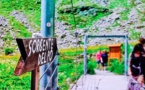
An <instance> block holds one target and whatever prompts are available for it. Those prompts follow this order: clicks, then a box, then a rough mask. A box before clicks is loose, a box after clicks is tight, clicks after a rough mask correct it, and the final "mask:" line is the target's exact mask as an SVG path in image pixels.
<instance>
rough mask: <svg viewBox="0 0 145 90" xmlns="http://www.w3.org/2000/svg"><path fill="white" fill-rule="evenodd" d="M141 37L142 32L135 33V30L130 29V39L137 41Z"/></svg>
mask: <svg viewBox="0 0 145 90" xmlns="http://www.w3.org/2000/svg"><path fill="white" fill-rule="evenodd" d="M140 35H141V32H137V31H135V29H130V38H132V39H137V38H139V37H140Z"/></svg>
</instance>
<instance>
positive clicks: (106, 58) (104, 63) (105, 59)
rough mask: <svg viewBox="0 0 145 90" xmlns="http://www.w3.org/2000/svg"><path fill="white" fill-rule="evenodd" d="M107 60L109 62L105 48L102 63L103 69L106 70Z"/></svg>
mask: <svg viewBox="0 0 145 90" xmlns="http://www.w3.org/2000/svg"><path fill="white" fill-rule="evenodd" d="M107 62H108V53H107V52H106V50H104V51H103V52H102V54H101V64H102V69H103V70H104V71H106V67H107Z"/></svg>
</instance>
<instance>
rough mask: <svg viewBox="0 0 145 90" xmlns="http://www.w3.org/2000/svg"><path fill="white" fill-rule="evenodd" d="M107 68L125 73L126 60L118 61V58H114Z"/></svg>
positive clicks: (117, 72) (118, 72)
mask: <svg viewBox="0 0 145 90" xmlns="http://www.w3.org/2000/svg"><path fill="white" fill-rule="evenodd" d="M107 69H108V70H109V71H111V72H114V73H116V74H123V73H124V62H123V61H122V62H118V60H117V59H113V60H111V61H110V66H109V67H108V68H107Z"/></svg>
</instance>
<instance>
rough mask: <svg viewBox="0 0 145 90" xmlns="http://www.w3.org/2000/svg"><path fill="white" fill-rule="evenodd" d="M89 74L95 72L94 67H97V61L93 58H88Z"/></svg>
mask: <svg viewBox="0 0 145 90" xmlns="http://www.w3.org/2000/svg"><path fill="white" fill-rule="evenodd" d="M87 68H88V74H95V71H94V69H95V68H96V62H95V61H93V60H88V67H87Z"/></svg>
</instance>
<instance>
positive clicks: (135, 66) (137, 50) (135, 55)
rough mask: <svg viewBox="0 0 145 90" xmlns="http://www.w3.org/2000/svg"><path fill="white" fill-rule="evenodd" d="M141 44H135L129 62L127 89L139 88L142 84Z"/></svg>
mask: <svg viewBox="0 0 145 90" xmlns="http://www.w3.org/2000/svg"><path fill="white" fill-rule="evenodd" d="M142 52H143V45H142V44H141V43H138V44H136V45H135V47H134V49H133V51H132V53H131V56H130V62H129V72H128V74H129V75H130V76H131V79H130V80H129V85H128V90H140V89H141V87H142V86H143V84H144V75H143V67H142V65H143V62H142V61H143V58H142Z"/></svg>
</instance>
